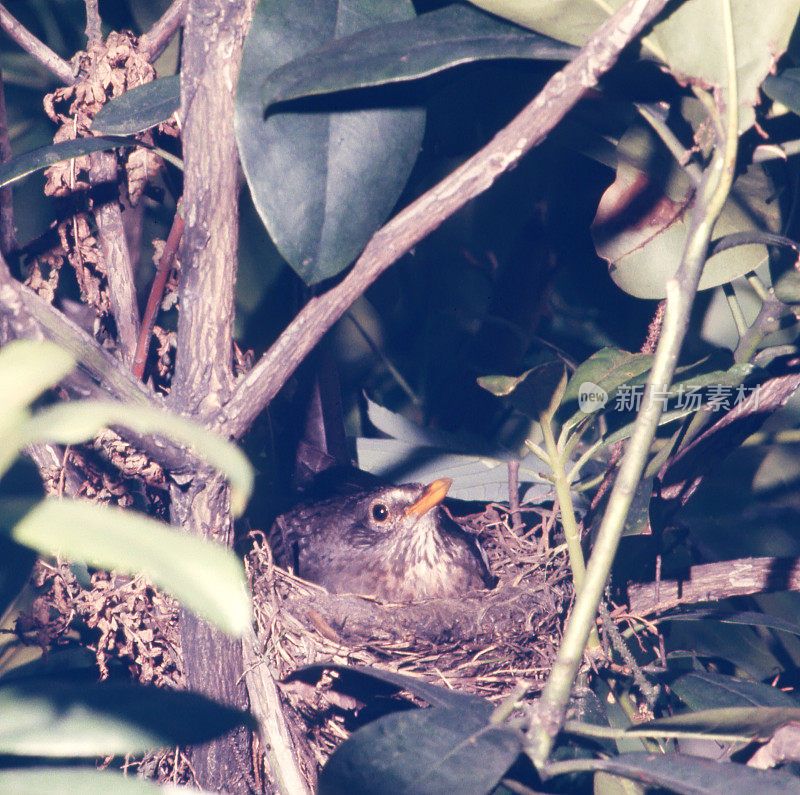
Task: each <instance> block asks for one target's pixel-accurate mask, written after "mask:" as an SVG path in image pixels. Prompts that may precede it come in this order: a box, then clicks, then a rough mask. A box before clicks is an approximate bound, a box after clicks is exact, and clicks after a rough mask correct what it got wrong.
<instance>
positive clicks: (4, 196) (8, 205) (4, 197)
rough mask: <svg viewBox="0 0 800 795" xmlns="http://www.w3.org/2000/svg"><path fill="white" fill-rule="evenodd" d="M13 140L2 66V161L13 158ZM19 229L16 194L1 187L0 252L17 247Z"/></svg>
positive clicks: (0, 71)
mask: <svg viewBox="0 0 800 795" xmlns="http://www.w3.org/2000/svg"><path fill="white" fill-rule="evenodd" d="M11 155H12V152H11V140H10V139H9V137H8V115H7V114H6V89H5V85H4V84H3V70H2V67H0V163H7V162H8V161H9V160H10V159H11ZM17 245H18V244H17V230H16V228H15V227H14V194H13V193H12V190H11V187H10V186H6V187H5V188H2V189H0V253H2V255H3V256H4V257H7V256H8V254H9V252H11V251H14V249H16V248H17Z"/></svg>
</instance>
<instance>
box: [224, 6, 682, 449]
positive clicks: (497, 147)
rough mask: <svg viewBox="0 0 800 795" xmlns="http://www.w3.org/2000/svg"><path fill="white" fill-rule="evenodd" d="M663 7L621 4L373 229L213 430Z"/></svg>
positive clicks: (254, 401) (273, 381) (227, 427)
mask: <svg viewBox="0 0 800 795" xmlns="http://www.w3.org/2000/svg"><path fill="white" fill-rule="evenodd" d="M666 3H667V0H628V1H627V2H626V3H625V4H624V5H623V6H622V8H621V9H620V10H619V11H618V12H617V13H616V14H614V16H612V17H611V18H610V19H609V20H608V21H607V22H606V23H604V24H603V25H601V26H600V27H599V28H598V30H597V31H596V32H595V33H594V34H593V35H592V37H591V38H590V39H589V41H587V43H586V45H585V46H584V47H583V49H582V50H581V51H580V52H579V53H578V55H576V56H575V58H574V59H573V60H572V61H571V62H570V63H569V64H567V65H566V66H565V67H564V68H563V69H562V70H561V71H560V72H557V73H556V74H555V75H553V77H551V78H550V80H548V82H547V84H546V85H545V87H544V88H543V89H542V91H541V92H540V93H539V95H538V96H537V97H536V98H535V99H534V100H533V101H532V102H531V103H530V104H529V105H527V107H525V108H524V109H523V110H522V112H521V113H520V114H519V115H518V116H517V117H516V118H514V119H513V120H512V121H511V122H510V123H509V124H508V125H507V126H506V127H505V128H504V129H503V130H501V131H500V132H499V133H498V134H497V135H496V136H495V138H494V139H493V140H492V141H491V142H490V143H489V144H487V145H486V146H485V147H484V148H483V149H481V150H480V151H479V152H478V153H477V154H476V155H474V156H473V157H471V158H470V159H469V160H467V161H466V162H465V163H464V164H463V165H461V166H460V167H459V168H457V169H456V170H455V171H454V172H453V173H452V174H450V175H449V176H448V177H446V178H445V179H444V180H442V181H441V182H440V183H439V184H438V185H436V186H435V187H433V188H431V189H430V190H429V191H428V192H427V193H424V194H423V195H422V196H420V197H419V198H418V199H417V200H416V201H414V202H413V203H412V204H411V205H409V206H408V207H407V208H406V209H405V210H403V211H402V212H401V213H399V214H398V215H397V216H396V217H395V218H393V219H392V220H391V221H390V222H389V223H388V224H386V226H384V227H383V228H382V229H380V230H379V231H378V232H377V233H376V234H375V235H374V236H373V238H372V240H371V241H370V242H369V244H368V245H367V247H366V248H365V249H364V252H363V253H362V254H361V256H360V257H359V259H358V261H357V262H356V264H355V265H354V266H353V269H352V270H351V271H350V273H349V274H348V275H347V277H346V278H345V279H344V280H343V281H342V282H341V283H340V284H338V285H337V286H336V287H333V288H332V289H331V290H329V291H328V292H327V293H325V294H324V295H322V296H319V297H316V298H312V299H311V300H310V301H309V302H308V303H307V304H306V306H305V307H303V309H302V310H301V311H300V313H299V314H298V315H297V317H296V318H295V319H294V320H293V321H292V322H291V323H290V324H289V326H288V327H287V328H286V330H285V331H284V332H283V334H281V336H280V337H279V338H278V340H277V341H276V342H275V344H274V345H273V346H272V347H271V348H270V349H269V350H268V351H267V352H266V353H265V354H264V356H263V357H262V358H261V360H260V361H259V362H258V364H257V365H256V366H255V367H254V368H253V369H252V370H251V371H250V372H249V373H248V374H247V375H246V376H245V377H244V378H242V379H240V380H239V381H238V382H237V384H236V388H235V390H234V393H233V396H232V397H231V399H230V400H229V401H228V403H227V404H226V405H225V406H224V407H223V409H222V410H221V411H220V412H219V414H218V415H217V417H216V420H215V424H216V427H218V428H219V429H221V430H222V431H223V432H224V433H226V434H230V435H231V436H233V437H239V436H241V435H242V434H243V433H244V432H245V431H246V430H247V429H248V427H249V426H250V424H251V423H252V422H253V420H254V419H255V417H256V416H257V415H258V414H259V413H260V412H261V411H262V410H263V409H264V408H265V407H266V406H267V405H268V404H269V402H270V401H271V400H272V399H273V398H274V397H275V395H276V394H277V393H278V391H279V390H280V389H281V387H282V386H283V384H285V383H286V381H287V380H288V378H289V377H290V376H291V374H292V373H293V372H294V370H295V369H296V368H297V366H298V365H299V364H300V362H302V361H303V359H304V358H305V357H306V356H307V355H308V354H309V352H310V351H311V350H312V349H313V348H314V346H315V345H316V344H317V343H318V342H319V340H320V339H321V338H322V336H323V335H324V334H325V332H326V331H328V329H330V328H331V326H332V325H333V324H334V323H335V322H336V321H337V320H339V318H340V317H341V316H342V315H343V314H344V312H345V311H346V310H347V309H348V308H349V307H350V306H351V304H352V303H353V302H354V301H355V300H356V299H357V298H358V297H359V296H360V295H361V294H362V293H363V292H364V291H365V290H366V289H367V288H368V287H369V286H370V285H371V284H372V283H373V282H374V281H375V279H377V278H378V276H380V275H381V274H382V273H383V272H384V271H385V270H386V269H387V268H389V266H391V265H392V264H394V263H395V262H396V261H397V260H398V259H400V257H401V256H403V255H404V254H406V253H407V252H408V251H409V250H410V249H411V248H412V247H413V246H415V245H416V244H417V243H418V242H419V241H420V240H422V239H423V238H424V237H425V236H426V235H428V234H430V233H431V232H432V231H433V230H434V229H436V228H437V227H438V226H439V225H440V224H441V223H442V222H443V221H445V220H446V219H447V218H449V217H450V216H451V215H453V213H455V212H456V211H457V210H459V209H460V208H461V207H463V206H464V205H465V204H466V203H467V202H468V201H470V200H471V199H474V198H475V197H476V196H478V195H480V194H481V193H483V192H484V191H485V190H487V189H488V188H489V187H491V185H492V184H493V183H494V181H495V180H496V179H497V178H498V177H499V176H500V175H501V174H502V173H503V172H504V171H507V170H508V169H509V168H511V167H512V166H513V165H514V164H515V163H517V162H518V161H519V160H520V158H521V157H522V156H523V155H524V154H525V153H526V152H528V151H529V150H530V149H532V148H533V147H534V146H537V145H538V144H540V143H541V142H542V141H543V140H544V139H545V138H546V137H547V135H548V134H549V133H550V132H551V131H552V130H553V128H554V127H555V126H556V125H557V124H558V123H559V121H561V119H562V118H563V117H564V116H565V115H566V113H567V112H568V111H569V110H570V109H571V108H572V107H573V106H574V105H575V104H576V103H577V102H578V100H579V99H580V98H581V97H582V96H583V95H584V93H585V92H586V90H587V89H588V88H590V87H592V86H594V85H596V84H597V82H598V80H599V79H600V77H601V76H602V75H603V74H604V73H605V72H607V71H608V70H609V69H610V68H611V67H612V66H613V65H614V64H615V63H616V61H617V58H618V57H619V54H620V53H621V52H622V50H623V49H624V48H625V46H627V44H628V43H629V42H630V41H631V40H632V39H634V38H635V37H636V36H637V35H638V34H639V32H640V31H641V30H642V29H643V28H644V27H645V26H646V25H647V24H648V23H649V22H650V21H651V20H653V19H654V18H655V17H656V16H657V15H658V14H659V13H660V12H661V11H662V10H663V8H664V6H665V5H666Z"/></svg>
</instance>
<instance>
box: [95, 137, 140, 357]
mask: <svg viewBox="0 0 800 795" xmlns="http://www.w3.org/2000/svg"><path fill="white" fill-rule="evenodd" d="M91 161H92V167H91V169H90V171H89V179H90V180H91V182H92V184H93V185H100V184H103V183H109V184H111V186H112V188H113V191H114V195H113V196H112V197H110V198H109V199H108V200H105V201H104V200H102V199H97V200H96V205H95V207H94V218H95V221H96V223H97V231H98V237H99V238H100V248H101V250H102V252H103V260H104V261H105V266H106V278H107V279H108V294H109V300H110V303H111V314H112V315H113V317H114V322H115V323H116V326H117V344H118V345H119V349H120V353H121V354H122V359H123V360H124V361H125V362H126V363H127V364H128V365H131V364H132V363H133V357H134V353H135V351H136V344H137V342H138V340H139V308H138V305H137V301H136V284H135V281H134V275H133V263H132V262H131V255H130V251H129V250H128V240H127V237H126V235H125V225H124V223H123V221H122V210H121V209H120V206H119V200H118V197H119V187H118V184H117V172H118V168H119V167H118V163H117V157H116V155H115V154H113V153H111V152H95V153H94V154H92V155H91Z"/></svg>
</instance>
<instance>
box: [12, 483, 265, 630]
mask: <svg viewBox="0 0 800 795" xmlns="http://www.w3.org/2000/svg"><path fill="white" fill-rule="evenodd" d="M11 534H12V537H13V538H14V540H15V541H17V542H18V543H20V544H24V545H25V546H29V547H31V548H33V549H35V550H37V551H38V552H40V553H42V554H46V555H48V554H57V555H60V556H62V557H64V558H67V559H68V560H72V561H80V562H83V563H86V564H88V565H90V566H96V567H98V568H103V569H114V570H116V571H120V572H125V573H128V574H132V575H135V574H143V575H144V576H145V577H147V578H148V580H150V581H151V582H152V583H153V584H154V585H156V586H157V587H159V588H161V589H162V590H164V591H166V592H167V593H169V594H171V595H172V596H174V597H175V598H176V599H178V600H179V601H180V602H182V603H183V604H184V605H185V606H186V607H188V608H189V609H190V610H192V611H193V612H195V613H197V614H198V615H199V616H202V617H203V618H205V619H206V620H207V621H209V622H210V623H212V624H214V625H216V626H218V627H219V628H220V629H222V630H223V631H225V632H227V633H229V634H231V635H235V636H241V635H242V634H244V632H245V630H246V629H247V628H248V627H249V626H250V599H249V596H248V589H247V581H246V578H245V575H244V569H243V567H242V564H241V561H239V559H238V558H237V557H236V556H235V555H234V553H233V552H232V551H231V550H230V549H228V548H227V547H224V546H222V545H220V544H216V543H213V542H211V541H206V540H205V539H201V538H195V537H193V536H189V535H185V534H183V533H181V532H179V531H178V530H175V529H172V528H170V527H169V526H168V525H165V524H162V523H161V522H157V521H155V520H154V519H150V518H148V517H146V516H143V515H141V514H136V513H134V512H133V511H126V510H122V509H121V508H114V507H109V506H104V505H94V504H91V503H88V502H79V501H76V500H56V499H48V500H44V501H43V502H41V503H40V504H39V505H37V506H36V507H35V508H34V509H33V510H31V511H30V513H28V514H27V515H26V516H25V517H24V518H23V519H22V520H21V521H19V522H18V523H17V524H16V525H15V526H14V528H13V530H12V533H11Z"/></svg>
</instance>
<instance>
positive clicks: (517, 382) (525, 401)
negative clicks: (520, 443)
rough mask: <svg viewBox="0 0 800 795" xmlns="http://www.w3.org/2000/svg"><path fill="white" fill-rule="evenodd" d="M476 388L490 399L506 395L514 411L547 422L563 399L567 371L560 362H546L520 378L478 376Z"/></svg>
mask: <svg viewBox="0 0 800 795" xmlns="http://www.w3.org/2000/svg"><path fill="white" fill-rule="evenodd" d="M478 385H479V386H482V387H483V388H484V389H485V390H487V391H488V392H491V393H492V394H494V395H498V396H505V395H510V396H511V404H512V405H513V406H514V408H516V409H518V410H519V411H521V412H522V413H523V414H527V415H528V416H529V417H533V418H534V419H536V420H538V419H539V418H542V419H550V418H551V417H552V416H553V414H554V412H555V410H556V409H557V408H558V406H559V404H560V403H561V400H562V398H563V396H564V389H565V387H566V385H567V371H566V367H565V366H564V363H563V362H560V361H556V362H546V363H545V364H541V365H539V366H538V367H534V368H532V369H530V370H527V371H526V372H524V373H523V374H522V375H520V376H505V375H484V376H481V377H480V378H479V379H478Z"/></svg>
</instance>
